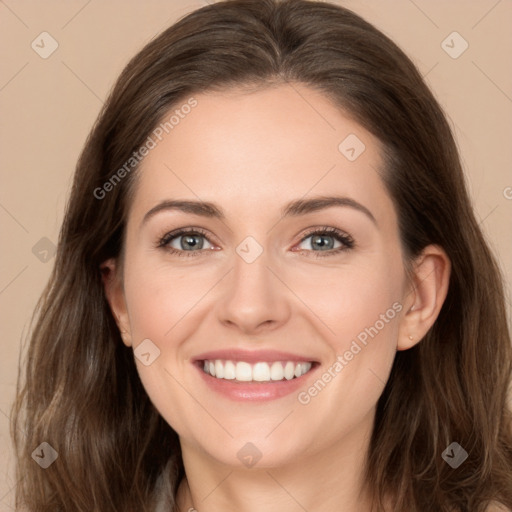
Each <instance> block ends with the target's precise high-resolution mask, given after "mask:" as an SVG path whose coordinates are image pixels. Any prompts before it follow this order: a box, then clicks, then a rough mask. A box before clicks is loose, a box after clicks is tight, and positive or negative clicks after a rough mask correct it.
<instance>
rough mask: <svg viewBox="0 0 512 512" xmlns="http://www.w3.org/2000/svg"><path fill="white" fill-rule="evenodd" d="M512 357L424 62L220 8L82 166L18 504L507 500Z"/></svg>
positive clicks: (102, 126) (336, 505) (136, 89)
mask: <svg viewBox="0 0 512 512" xmlns="http://www.w3.org/2000/svg"><path fill="white" fill-rule="evenodd" d="M315 253H316V254H315ZM318 253H321V254H318ZM511 361H512V358H511V346H510V334H509V331H508V327H507V323H506V314H505V301H504V292H503V284H502V278H501V276H500V273H499V269H498V266H497V264H496V262H495V259H494V257H493V256H492V255H491V253H490V251H489V248H488V245H487V244H486V242H485V240H484V237H483V235H482V233H481V230H480V228H479V226H478V222H477V221H476V219H475V217H474V215H473V213H472V209H471V205H470V200H469V197H468V193H467V190H466V188H465V184H464V179H463V173H462V170H461V165H460V161H459V156H458V154H457V150H456V146H455V143H454V140H453V136H452V134H451V132H450V129H449V126H448V124H447V122H446V119H445V117H444V115H443V113H442V111H441V108H440V106H439V105H438V103H437V102H436V100H435V99H434V97H433V96H432V94H431V92H430V91H429V90H428V88H427V87H426V85H425V83H424V82H423V80H422V78H421V76H420V74H419V73H418V71H417V70H416V68H415V67H414V65H413V64H412V63H411V62H410V60H409V59H408V58H407V57H406V56H405V55H404V54H403V52H402V51H401V50H399V49H398V48H397V46H396V45H395V44H394V43H393V42H391V41H390V40H389V39H388V38H387V37H386V36H384V35H383V34H382V33H381V32H379V31H378V30H377V29H375V28H374V27H373V26H371V25H370V24H368V23H367V22H365V21H363V20H362V19H361V18H359V17H358V16H356V15H355V14H354V13H352V12H351V11H349V10H346V9H343V8H341V7H338V6H335V5H332V4H328V3H317V2H309V1H305V0H296V1H289V0H285V1H282V2H279V1H274V0H264V1H257V0H232V1H226V2H219V3H216V4H214V5H209V6H207V7H204V8H202V9H200V10H197V11H195V12H193V13H192V14H190V15H188V16H186V17H185V18H184V19H182V20H180V21H179V22H178V23H176V24H175V25H174V26H172V27H170V28H169V29H168V30H166V31H165V32H164V33H163V34H161V35H160V36H159V37H157V38H156V39H155V40H153V41H152V42H150V43H149V44H148V45H147V46H146V47H145V48H144V49H143V50H142V51H141V52H140V53H139V54H138V55H136V56H135V57H134V58H133V59H132V61H131V62H130V63H129V64H128V66H127V67H126V69H125V70H124V71H123V73H122V74H121V76H120V77H119V79H118V81H117V84H116V86H115V87H114V90H113V92H112V93H111V95H110V97H109V99H108V101H107V102H106V104H105V107H104V109H103V111H102V113H101V115H100V117H99V119H98V122H97V124H96V126H95V127H94V129H93V131H92V133H91V135H90V137H89V139H88V141H87V143H86V146H85V148H84V150H83V153H82V155H81V158H80V161H79V163H78V166H77V170H76V173H75V179H74V185H73V190H72V194H71V198H70V201H69V203H68V208H67V212H66V215H65V220H64V224H63V227H62V231H61V235H60V240H59V247H58V253H57V259H56V264H55V269H54V272H53V274H52V276H51V279H50V282H49V284H48V287H47V289H46V291H45V293H44V295H43V297H42V298H41V301H40V303H39V306H38V318H37V322H36V323H35V326H34V329H33V334H32V338H31V344H30V349H29V354H28V360H27V366H26V372H25V373H26V378H25V382H23V383H20V385H19V386H20V387H19V396H18V400H17V402H16V404H15V409H14V415H13V416H14V427H16V428H14V429H13V435H14V438H15V442H16V446H17V450H18V475H19V477H20V478H19V484H18V493H17V499H18V506H19V507H20V509H22V508H23V507H24V509H26V510H30V511H36V510H37V511H39V510H52V511H54V510H65V511H91V510H98V511H106V510H123V511H130V510H134V511H135V510H137V511H141V510H148V511H149V510H198V511H203V510H204V511H217V510H221V509H222V510H224V511H225V510H244V511H252V510H268V511H272V510H277V509H279V510H281V511H283V510H286V511H292V510H308V511H314V510H319V511H320V510H321V511H322V512H323V511H335V510H336V511H338V510H344V511H345V512H353V511H358V512H361V511H363V512H367V511H368V512H369V511H390V510H393V511H408V512H410V511H430V510H432V511H434V510H435V511H472V512H473V511H484V510H493V509H492V507H493V506H494V507H497V506H498V505H500V504H501V505H503V506H506V507H508V508H510V507H512V448H511V445H512V443H511V440H512V435H511V427H510V411H509V410H508V409H507V386H508V384H509V382H510V372H511ZM20 429H23V430H24V431H25V432H26V433H27V437H26V438H25V437H22V436H21V437H20V435H19V432H20ZM44 443H47V444H44ZM49 454H51V456H50V455H49ZM30 455H32V456H30ZM38 459H39V461H38ZM41 461H45V463H44V464H42V462H41ZM50 461H51V462H50ZM35 462H38V464H35ZM39 466H40V467H39ZM43 466H46V468H45V469H44V470H42V469H41V468H43ZM341 504H342V505H341ZM494 510H496V508H494Z"/></svg>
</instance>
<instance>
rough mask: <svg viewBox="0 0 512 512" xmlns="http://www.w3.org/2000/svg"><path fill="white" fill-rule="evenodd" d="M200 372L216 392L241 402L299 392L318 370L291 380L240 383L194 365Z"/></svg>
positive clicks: (315, 367) (311, 370) (263, 399)
mask: <svg viewBox="0 0 512 512" xmlns="http://www.w3.org/2000/svg"><path fill="white" fill-rule="evenodd" d="M194 366H195V367H196V368H197V369H198V371H199V372H200V374H201V376H202V378H203V380H204V382H205V383H206V384H207V385H208V386H209V387H210V388H211V389H213V390H214V391H216V392H217V393H220V394H222V395H224V396H226V397H227V398H230V399H231V400H236V401H239V402H246V401H266V400H276V399H277V398H281V397H283V396H286V395H289V394H290V393H293V392H294V391H297V390H298V389H299V388H300V387H301V386H304V385H305V381H306V379H307V378H308V377H309V376H310V375H311V374H312V373H313V372H315V370H316V369H317V368H318V365H317V364H315V365H313V367H312V368H311V369H310V370H309V372H308V373H306V374H305V375H301V376H300V377H295V378H293V379H290V380H279V381H269V382H255V381H251V382H240V381H237V380H234V379H233V380H228V379H218V378H216V377H212V376H211V375H210V374H208V373H206V372H205V371H204V370H203V369H202V363H201V366H199V364H195V365H194Z"/></svg>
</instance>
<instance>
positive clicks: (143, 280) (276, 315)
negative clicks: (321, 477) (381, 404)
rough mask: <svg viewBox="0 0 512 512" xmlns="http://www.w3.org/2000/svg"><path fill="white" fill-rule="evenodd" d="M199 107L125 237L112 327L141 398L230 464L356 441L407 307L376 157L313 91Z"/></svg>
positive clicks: (147, 165)
mask: <svg viewBox="0 0 512 512" xmlns="http://www.w3.org/2000/svg"><path fill="white" fill-rule="evenodd" d="M194 98H195V99H196V101H197V105H196V106H195V107H194V108H191V109H188V108H187V109H183V111H187V112H189V113H188V114H186V115H182V116H181V117H180V118H179V122H178V123H175V124H174V125H173V128H172V129H171V130H169V129H168V132H169V133H168V134H165V131H164V136H163V137H162V140H161V141H158V139H155V140H156V142H157V144H156V147H154V148H153V149H151V150H150V151H149V154H148V155H147V156H146V158H145V159H144V161H143V163H142V166H141V168H140V180H139V182H138V183H137V188H136V191H135V195H134V197H133V203H132V205H131V209H130V213H129V217H128V221H127V232H126V252H125V260H124V262H125V266H124V274H123V279H124V288H123V291H122V292H121V294H122V295H121V296H122V299H121V300H120V301H118V302H117V310H116V315H117V317H118V321H119V322H120V325H122V328H123V329H124V330H125V331H127V335H126V336H125V342H126V343H127V344H131V345H132V346H133V348H134V350H135V354H136V356H137V357H136V363H137V367H138V371H139V374H140V378H141V380H142V383H143V385H144V387H145V389H146V391H147V393H148V395H149V397H150V399H151V400H152V402H153V403H154V405H155V406H156V408H157V409H158V410H159V412H160V413H161V415H162V416H163V417H164V418H165V419H166V421H167V422H168V423H169V424H170V425H171V426H172V427H173V428H174V429H175V430H176V432H177V433H178V434H179V436H180V440H181V442H182V445H183V446H186V447H187V448H188V449H190V450H193V451H195V452H196V453H199V454H201V455H202V456H207V457H211V458H213V460H216V461H219V462H221V463H225V464H229V465H238V466H240V465H243V464H245V465H251V464H252V463H253V462H251V461H256V459H258V457H260V456H261V460H260V461H259V462H258V464H259V465H260V466H275V465H281V464H286V463H288V462H292V461H294V462H296V461H297V460H300V458H301V457H307V456H308V455H309V456H311V455H314V454H319V453H321V452H322V451H323V450H329V448H330V447H332V446H333V445H339V444H340V443H342V444H343V443H349V442H350V443H352V444H353V443H354V442H356V443H357V441H354V440H356V439H358V438H359V437H361V435H362V434H364V435H366V436H367V435H368V432H370V429H371V424H372V420H373V414H374V410H375V405H376V402H377V400H378V398H379V396H380V395H381V393H382V390H383V388H384V385H385V382H386V380H387V379H388V375H389V372H390V369H391V365H392V362H393V358H394V356H395V353H396V350H397V343H398V340H399V338H400V336H402V332H401V330H400V332H399V328H400V324H401V321H402V319H403V316H404V314H405V312H406V311H407V308H408V307H409V306H410V305H411V303H412V297H411V296H410V294H409V293H408V286H407V282H406V278H405V271H404V267H403V260H402V254H401V246H400V240H399V231H398V225H397V217H396V212H395V210H394V207H393V204H392V201H391V199H390V197H389V195H388V193H387V191H386V189H385V188H384V185H383V182H382V180H381V177H380V176H379V173H380V172H381V170H382V160H381V156H380V152H379V143H378V141H377V140H376V138H375V137H374V136H372V135H371V134H370V133H369V132H368V131H366V130H365V129H363V128H362V127H361V126H360V125H359V124H357V123H356V122H354V121H352V120H350V119H348V118H347V117H345V116H344V115H343V114H342V113H340V111H339V109H337V108H336V107H335V106H334V105H333V104H331V103H330V102H329V101H328V100H327V99H326V98H324V97H323V96H322V95H321V94H320V93H318V92H316V91H314V90H312V89H309V88H306V87H304V86H299V85H293V87H292V86H290V85H282V86H279V87H275V88H270V89H265V90H261V91H259V92H253V93H245V92H241V91H240V90H237V91H235V90H228V91H226V92H225V93H222V94H221V93H215V94H213V93H212V94H198V95H195V96H194ZM185 101H186V100H185ZM185 101H184V102H183V103H184V104H185ZM176 108H178V109H179V106H177V107H176ZM173 110H174V109H173ZM171 114H172V112H171V113H169V115H171ZM167 117H168V116H167ZM318 198H322V199H325V201H324V202H322V201H318ZM173 202H178V203H175V206H174V207H173ZM180 205H181V206H180ZM182 231H183V232H184V233H183V232H182ZM314 232H317V234H313V233H314ZM180 233H181V234H180ZM205 360H206V365H205ZM227 361H230V362H227ZM205 366H206V368H207V369H208V371H210V368H211V369H212V371H214V372H215V374H216V375H215V376H213V375H211V374H210V373H206V372H205V370H204V367H205ZM296 372H297V375H299V377H295V373H296ZM303 372H305V373H304V374H303V375H302V373H303ZM292 377H293V378H292ZM274 379H275V380H274ZM248 443H251V444H248Z"/></svg>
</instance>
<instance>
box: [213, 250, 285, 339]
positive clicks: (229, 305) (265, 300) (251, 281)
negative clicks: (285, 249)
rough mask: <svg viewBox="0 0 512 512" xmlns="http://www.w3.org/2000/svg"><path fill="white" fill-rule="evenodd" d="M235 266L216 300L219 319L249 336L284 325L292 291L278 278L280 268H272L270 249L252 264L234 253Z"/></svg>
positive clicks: (224, 281) (227, 325)
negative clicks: (268, 253)
mask: <svg viewBox="0 0 512 512" xmlns="http://www.w3.org/2000/svg"><path fill="white" fill-rule="evenodd" d="M233 266H234V268H233V269H232V270H231V272H229V274H228V275H227V276H226V278H225V279H224V280H223V287H222V293H221V296H220V297H219V301H218V302H217V315H218V319H219V321H220V322H221V323H222V324H223V325H224V326H226V327H229V328H231V329H238V330H239V331H240V332H241V333H244V334H246V335H258V334H262V333H266V332H269V331H271V330H274V329H277V328H279V327H280V326H282V325H283V324H285V323H286V322H287V320H288V319H289V317H290V313H291V302H290V300H291V298H292V293H291V292H290V290H289V288H288V287H287V286H286V284H285V282H283V280H282V278H280V277H278V275H277V274H278V272H277V270H278V269H276V268H272V266H273V265H272V263H271V262H270V261H269V258H268V256H267V252H266V251H263V253H262V254H261V255H260V256H259V257H258V258H257V259H256V260H255V261H253V262H251V263H248V262H247V261H245V260H244V259H243V258H242V257H240V256H239V255H238V254H237V253H235V254H234V257H233ZM274 266H275V265H274Z"/></svg>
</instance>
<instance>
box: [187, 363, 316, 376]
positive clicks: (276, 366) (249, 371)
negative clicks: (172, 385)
mask: <svg viewBox="0 0 512 512" xmlns="http://www.w3.org/2000/svg"><path fill="white" fill-rule="evenodd" d="M197 363H198V365H199V366H200V368H202V370H203V371H204V373H206V374H207V375H209V376H211V377H214V378H216V379H223V380H231V381H233V382H279V381H283V380H292V379H298V378H299V377H302V376H303V375H306V374H307V373H308V372H310V371H311V369H312V368H314V367H315V366H317V365H318V363H317V362H315V361H308V362H306V361H304V362H296V361H273V362H266V361H261V362H256V363H248V362H245V361H231V360H224V359H204V360H202V361H198V362H197Z"/></svg>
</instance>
